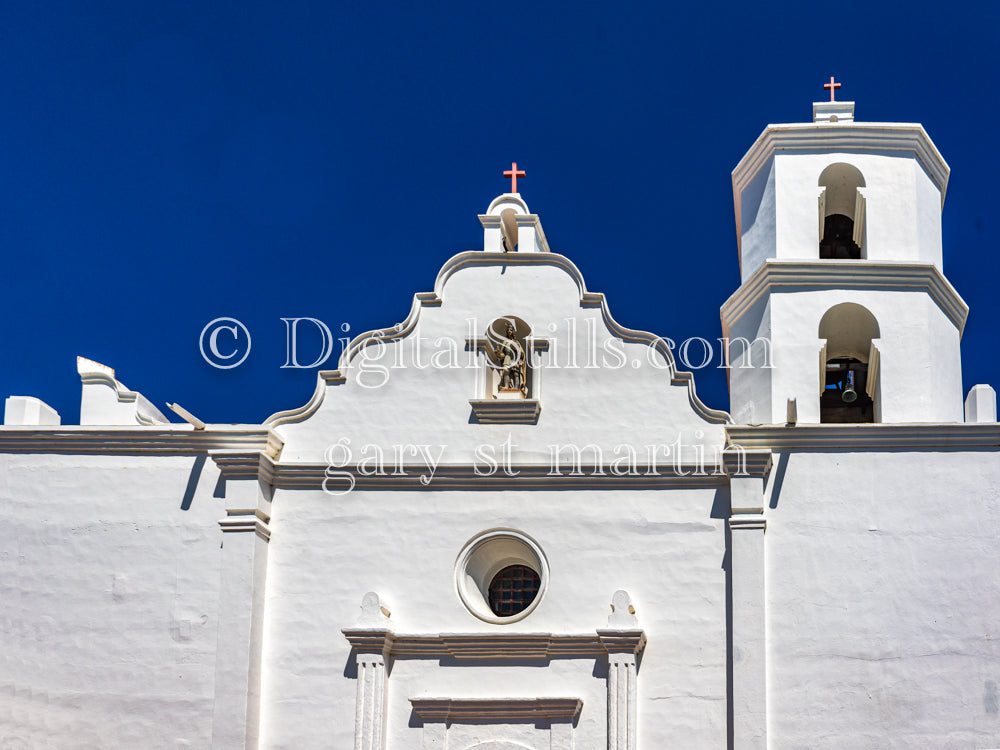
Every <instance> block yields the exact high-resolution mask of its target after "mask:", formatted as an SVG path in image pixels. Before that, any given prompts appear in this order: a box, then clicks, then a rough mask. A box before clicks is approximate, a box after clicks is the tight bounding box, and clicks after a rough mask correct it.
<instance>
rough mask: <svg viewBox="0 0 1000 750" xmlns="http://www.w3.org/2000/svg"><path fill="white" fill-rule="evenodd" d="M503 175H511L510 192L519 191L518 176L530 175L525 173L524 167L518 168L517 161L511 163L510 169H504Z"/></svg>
mask: <svg viewBox="0 0 1000 750" xmlns="http://www.w3.org/2000/svg"><path fill="white" fill-rule="evenodd" d="M503 176H504V177H510V192H512V193H516V192H517V178H518V177H527V176H528V175H527V174H526V173H525V171H524V170H523V169H518V168H517V162H516V161H512V162H511V163H510V169H506V170H504V173H503Z"/></svg>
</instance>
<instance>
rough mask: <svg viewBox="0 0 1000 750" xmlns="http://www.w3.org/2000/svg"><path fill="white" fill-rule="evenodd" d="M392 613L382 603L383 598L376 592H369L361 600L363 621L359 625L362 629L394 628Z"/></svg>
mask: <svg viewBox="0 0 1000 750" xmlns="http://www.w3.org/2000/svg"><path fill="white" fill-rule="evenodd" d="M391 614H392V613H391V612H390V611H389V608H388V607H387V606H386V605H385V602H384V601H382V599H381V597H380V596H379V595H378V594H376V593H375V592H374V591H369V592H368V593H367V594H365V595H364V597H363V598H362V599H361V620H360V622H359V623H358V626H359V627H362V628H389V629H391V628H392V622H390V620H389V615H391Z"/></svg>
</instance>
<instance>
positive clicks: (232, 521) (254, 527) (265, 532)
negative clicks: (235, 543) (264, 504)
mask: <svg viewBox="0 0 1000 750" xmlns="http://www.w3.org/2000/svg"><path fill="white" fill-rule="evenodd" d="M270 522H271V517H270V516H269V515H267V514H266V513H264V512H263V511H262V510H258V509H256V508H227V509H226V517H225V518H223V519H222V520H221V521H219V526H220V527H222V533H224V534H229V533H238V532H247V531H253V532H256V534H257V536H259V537H260V538H261V539H263V540H264V541H265V542H269V541H271V528H270V526H269V525H268V524H269V523H270Z"/></svg>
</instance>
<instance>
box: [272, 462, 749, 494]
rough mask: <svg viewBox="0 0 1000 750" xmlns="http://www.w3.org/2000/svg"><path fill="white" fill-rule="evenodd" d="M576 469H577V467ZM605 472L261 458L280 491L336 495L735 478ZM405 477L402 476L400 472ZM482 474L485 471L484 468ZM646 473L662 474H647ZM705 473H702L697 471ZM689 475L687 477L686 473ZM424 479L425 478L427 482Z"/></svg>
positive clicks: (709, 483)
mask: <svg viewBox="0 0 1000 750" xmlns="http://www.w3.org/2000/svg"><path fill="white" fill-rule="evenodd" d="M573 468H575V466H574V467H573ZM600 468H602V467H599V466H597V465H593V466H581V467H580V472H579V473H578V474H575V475H574V474H572V473H571V471H572V469H571V468H570V467H569V466H566V467H563V468H562V469H560V471H561V472H562V473H561V474H551V472H552V468H551V467H550V466H549V465H548V464H536V465H530V466H523V465H522V466H512V467H511V472H512V473H513V476H508V475H507V474H506V473H505V472H504V471H503V469H498V470H497V471H495V472H494V473H493V474H490V475H486V476H484V475H482V474H477V473H476V467H475V466H472V465H467V464H462V465H449V466H445V465H439V466H437V468H436V469H435V471H434V475H433V477H431V476H430V474H429V472H428V469H427V466H426V465H424V464H413V465H404V466H403V467H402V469H400V468H399V467H393V468H392V470H391V471H390V470H389V469H386V472H385V473H384V474H382V475H374V476H365V475H364V474H361V473H360V472H358V470H357V467H355V466H346V467H344V468H337V469H331V468H330V467H329V466H327V465H326V464H311V463H310V464H307V463H274V462H272V461H270V460H269V459H268V458H267V457H266V456H263V457H261V470H262V471H265V470H266V471H267V472H268V476H269V477H270V480H269V482H270V483H271V484H273V485H274V486H275V487H278V488H280V489H327V490H329V491H330V492H331V493H333V494H342V493H343V492H346V491H347V490H348V485H350V484H351V483H350V482H349V481H348V480H347V477H346V475H347V474H349V475H350V476H351V478H352V479H353V480H354V484H353V489H359V490H394V489H420V490H467V489H478V490H481V489H519V490H528V489H560V490H582V489H612V488H631V489H638V488H674V489H680V488H704V487H719V486H725V485H726V484H727V483H728V482H729V479H728V478H727V477H726V476H725V474H724V473H723V472H722V471H721V470H720V469H719V468H718V467H714V466H698V465H696V464H691V465H686V464H685V465H682V466H681V467H679V469H677V470H675V467H673V466H670V465H663V466H657V467H646V466H637V467H636V472H634V473H633V472H630V473H628V474H624V475H622V476H618V475H615V474H612V473H611V472H610V471H609V469H608V467H607V466H604V467H603V472H604V473H603V474H597V473H596V472H597V471H598V469H600ZM400 471H401V472H402V473H399V472H400ZM480 471H481V469H480ZM646 471H656V472H658V473H655V474H651V475H646V474H645V473H644V472H646ZM699 471H700V472H701V473H696V472H699ZM681 472H684V473H681ZM421 477H425V478H424V479H422V478H421Z"/></svg>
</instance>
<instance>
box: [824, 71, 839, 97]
mask: <svg viewBox="0 0 1000 750" xmlns="http://www.w3.org/2000/svg"><path fill="white" fill-rule="evenodd" d="M823 88H825V89H830V101H831V102H833V101H836V99H834V98H833V92H834V90H835V89H839V88H840V84H839V83H834V82H833V76H830V82H829V83H824V84H823Z"/></svg>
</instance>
